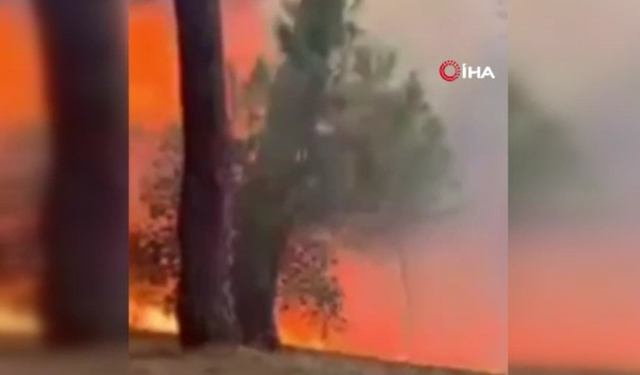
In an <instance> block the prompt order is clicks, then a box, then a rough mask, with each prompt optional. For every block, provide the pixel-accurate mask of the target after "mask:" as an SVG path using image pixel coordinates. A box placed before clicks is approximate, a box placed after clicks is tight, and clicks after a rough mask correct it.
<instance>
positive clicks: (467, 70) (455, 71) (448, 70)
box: [439, 60, 496, 82]
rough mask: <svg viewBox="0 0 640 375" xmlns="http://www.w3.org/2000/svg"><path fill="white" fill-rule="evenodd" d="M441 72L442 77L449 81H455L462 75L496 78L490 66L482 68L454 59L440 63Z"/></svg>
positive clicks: (471, 77) (468, 77)
mask: <svg viewBox="0 0 640 375" xmlns="http://www.w3.org/2000/svg"><path fill="white" fill-rule="evenodd" d="M439 72H440V77H442V79H444V80H445V81H447V82H452V81H455V80H456V79H458V78H461V77H462V79H483V78H487V77H490V78H491V79H495V78H496V76H495V75H494V74H493V71H492V70H491V68H490V67H488V66H485V67H484V68H482V67H480V66H476V67H472V66H467V64H462V65H460V64H458V63H457V62H455V61H453V60H447V61H445V62H443V63H442V64H441V65H440V70H439Z"/></svg>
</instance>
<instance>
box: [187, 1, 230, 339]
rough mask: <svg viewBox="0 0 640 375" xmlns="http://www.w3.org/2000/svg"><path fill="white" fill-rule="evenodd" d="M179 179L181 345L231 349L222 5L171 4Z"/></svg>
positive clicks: (228, 203)
mask: <svg viewBox="0 0 640 375" xmlns="http://www.w3.org/2000/svg"><path fill="white" fill-rule="evenodd" d="M175 9H176V17H177V23H178V38H179V45H180V76H181V100H182V110H183V126H184V172H183V180H182V194H181V204H180V209H179V219H178V236H179V239H180V244H181V257H182V261H181V262H182V263H181V264H182V273H181V278H180V285H179V288H178V321H179V325H180V340H181V343H182V345H183V347H185V348H196V347H199V346H202V345H205V344H221V343H233V342H235V341H236V340H237V339H238V337H237V333H238V332H237V323H236V318H235V308H234V299H233V296H232V292H231V273H230V271H231V266H232V263H233V251H232V247H231V235H232V224H233V223H232V221H231V220H232V204H231V202H232V201H231V199H232V189H233V179H232V176H231V173H230V172H231V169H230V158H229V156H230V155H229V151H230V138H229V132H228V128H227V123H228V121H227V116H226V113H225V112H226V101H225V84H224V77H225V69H224V59H223V48H222V37H223V36H222V24H221V21H222V20H221V9H220V3H219V1H216V0H176V2H175Z"/></svg>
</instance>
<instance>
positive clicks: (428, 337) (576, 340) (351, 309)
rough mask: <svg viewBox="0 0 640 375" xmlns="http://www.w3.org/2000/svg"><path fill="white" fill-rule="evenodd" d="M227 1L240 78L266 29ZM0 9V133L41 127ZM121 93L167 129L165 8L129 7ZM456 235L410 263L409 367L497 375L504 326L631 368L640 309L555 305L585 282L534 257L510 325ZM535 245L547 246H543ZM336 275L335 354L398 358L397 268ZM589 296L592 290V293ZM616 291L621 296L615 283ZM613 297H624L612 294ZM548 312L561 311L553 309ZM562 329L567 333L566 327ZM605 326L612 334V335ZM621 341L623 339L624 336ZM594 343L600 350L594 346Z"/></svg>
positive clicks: (550, 353) (574, 356)
mask: <svg viewBox="0 0 640 375" xmlns="http://www.w3.org/2000/svg"><path fill="white" fill-rule="evenodd" d="M225 4H229V5H228V6H227V7H226V8H225V9H224V11H225V17H226V18H225V29H226V31H227V33H226V52H227V55H228V59H229V60H230V61H232V62H233V64H234V65H235V66H236V67H237V68H238V69H239V72H240V74H245V75H246V73H247V72H248V70H249V69H250V67H251V66H252V64H253V62H254V60H255V58H256V57H257V56H258V55H259V54H261V53H263V52H265V49H266V47H265V46H266V45H267V43H268V38H267V37H266V36H265V34H264V30H266V29H267V28H266V27H265V26H266V25H265V20H264V19H263V17H262V15H261V13H260V11H259V9H258V8H257V6H255V3H254V2H253V1H251V0H237V1H233V2H232V1H228V2H225ZM8 7H9V6H8V5H7V4H6V2H3V3H0V48H1V49H2V58H0V129H7V128H9V127H13V126H18V125H24V124H29V123H34V122H41V121H42V118H43V111H42V108H43V107H42V101H41V100H39V98H40V94H39V93H40V87H39V84H40V80H39V74H38V71H39V70H38V58H37V51H36V48H35V43H34V38H33V27H32V25H31V24H30V20H29V17H27V15H26V13H25V12H24V10H16V9H12V10H9V9H8ZM129 93H130V97H129V101H130V109H129V110H130V121H131V124H136V125H141V126H145V127H147V128H153V129H157V128H158V127H161V126H163V125H165V124H168V123H172V122H176V121H177V119H178V116H179V106H178V90H177V69H176V46H175V35H174V30H173V25H172V17H171V13H170V9H169V8H168V7H162V6H158V5H157V4H139V5H135V6H132V7H131V8H130V12H129ZM458 230H463V231H464V232H465V235H464V236H460V235H458V236H453V237H454V238H453V239H442V240H441V241H436V242H435V245H434V243H433V242H429V248H430V249H432V250H431V251H430V252H425V253H424V254H423V255H421V256H420V257H419V259H415V262H414V263H413V266H414V269H413V271H412V275H413V276H412V277H413V278H414V282H415V285H413V286H414V288H415V290H416V291H415V292H414V293H415V294H416V296H417V297H416V308H415V313H416V316H417V317H416V322H417V323H416V331H417V332H416V336H415V339H414V345H413V348H412V350H411V357H412V359H413V360H415V361H418V362H421V363H434V364H440V365H449V366H463V367H475V368H483V369H491V370H504V368H505V360H506V355H505V350H506V334H507V332H506V327H507V324H509V329H510V333H509V341H510V343H509V350H510V351H511V352H512V353H513V354H514V355H515V356H517V357H518V358H519V359H523V360H536V361H546V362H567V361H570V362H575V363H580V362H582V363H587V362H589V361H591V362H592V364H600V365H616V364H618V365H621V366H628V367H634V366H635V367H636V368H640V363H638V358H640V356H637V355H635V354H633V353H632V352H631V350H632V349H633V348H638V347H640V343H639V342H638V341H634V340H637V337H640V326H638V325H636V323H637V321H638V320H637V319H636V318H634V317H637V316H640V314H636V313H634V314H632V313H631V312H632V311H635V312H637V311H639V309H636V310H632V309H631V308H629V309H628V310H624V312H620V315H619V316H615V314H613V315H612V313H611V312H610V314H609V315H606V314H605V313H603V312H602V311H596V310H597V309H592V308H590V307H589V306H592V305H593V303H592V304H591V305H590V304H588V303H582V302H580V301H588V300H589V298H588V296H587V293H586V292H583V293H582V294H581V296H582V297H580V298H578V297H576V300H575V301H574V302H575V303H572V304H566V303H565V304H561V303H560V302H561V301H562V296H561V295H560V292H558V293H555V294H554V293H552V292H553V291H554V290H556V291H558V290H559V289H558V286H559V285H562V283H563V281H562V280H563V279H565V280H566V279H570V280H580V283H587V282H588V275H589V274H590V273H589V272H585V271H584V270H583V271H580V272H578V271H576V272H575V273H572V272H573V271H572V268H570V267H564V268H563V267H562V265H563V264H564V265H565V266H566V265H567V264H569V262H570V260H569V259H570V257H567V258H566V260H565V261H564V262H563V263H560V264H557V267H556V268H552V267H549V266H548V265H550V264H556V263H555V261H554V260H553V259H552V258H546V259H544V257H543V256H541V255H540V254H539V253H538V255H537V258H535V259H534V257H515V258H513V257H512V259H511V263H510V266H511V269H510V271H511V276H512V277H511V280H510V294H509V298H510V299H512V300H514V301H523V300H524V301H525V302H527V301H529V302H528V303H529V304H527V303H524V302H523V303H522V304H520V305H518V304H517V303H515V302H511V301H510V309H511V310H510V313H511V314H512V315H513V317H512V318H511V320H512V321H511V322H509V323H507V320H506V319H505V317H504V316H503V315H502V314H500V312H499V310H500V308H499V307H497V305H499V304H496V300H499V299H501V298H503V301H504V298H506V296H504V290H503V289H500V286H499V285H495V283H494V282H493V281H491V280H492V277H493V274H494V273H495V268H493V267H495V264H494V259H489V258H487V257H486V256H484V255H485V254H488V253H490V252H488V251H485V250H483V249H488V248H491V247H492V246H499V245H498V244H497V243H496V241H495V239H487V238H485V236H483V235H482V234H479V233H476V234H474V231H473V229H472V228H467V227H465V228H458ZM413 241H417V242H414V245H415V243H419V244H421V245H418V246H415V247H417V248H420V247H421V246H425V247H426V243H427V242H426V240H425V239H422V240H421V239H420V238H419V236H418V238H417V239H416V238H414V239H413ZM429 241H433V239H430V240H429ZM452 241H453V242H452ZM532 245H533V244H531V246H532ZM538 246H544V247H548V245H545V244H538ZM433 249H435V251H434V250H433ZM451 249H454V250H455V249H457V251H452V250H451ZM474 249H475V250H477V251H475V250H474ZM505 256H506V255H505ZM636 260H637V259H636ZM637 263H638V262H637V261H636V262H635V264H637ZM616 264H619V265H620V263H616ZM627 264H632V262H628V263H627ZM341 267H342V271H341V276H342V277H341V279H342V280H343V282H344V283H345V289H346V292H347V294H348V295H349V296H350V300H349V302H348V303H347V306H346V309H347V314H348V316H349V318H350V319H351V320H352V324H351V328H350V331H351V333H350V334H347V336H346V337H344V338H341V339H340V340H339V341H340V342H339V343H336V345H337V346H339V347H348V348H350V350H354V351H357V352H360V353H362V354H367V353H368V354H376V355H383V356H387V357H390V358H394V357H396V355H398V354H399V351H400V349H399V332H400V331H399V327H400V319H399V311H400V307H401V306H402V295H400V294H399V293H398V290H399V279H398V273H397V269H395V268H390V267H388V266H381V265H380V264H374V263H366V264H365V263H362V260H360V259H358V258H357V257H350V256H348V257H345V259H344V262H343V263H342V265H341ZM585 267H586V266H585ZM615 267H616V266H615V265H614V266H612V267H611V269H613V268H615ZM554 270H555V271H554ZM551 272H555V273H552V274H551ZM608 272H610V274H608V275H609V276H610V277H611V278H613V277H614V275H616V272H615V271H613V270H610V271H608ZM550 274H551V275H552V276H553V277H554V278H553V280H555V281H556V282H557V284H555V285H548V284H543V283H539V282H538V280H549V279H550V277H551V276H549V275H550ZM577 284H578V283H577V282H576V285H573V284H572V285H568V284H567V287H566V288H564V289H562V290H564V291H565V292H566V293H568V294H570V293H571V292H572V291H574V290H576V289H575V288H578V286H577ZM580 285H582V284H580ZM584 285H592V284H588V283H587V284H584ZM616 285H618V284H616ZM596 287H597V286H596V285H593V288H596ZM572 288H574V289H572ZM585 288H586V287H583V288H582V289H581V290H584V289H585ZM587 289H588V288H587ZM618 290H620V291H622V290H627V289H624V288H623V287H621V286H619V289H618ZM628 290H630V289H628ZM636 291H637V290H636ZM621 295H622V294H621ZM534 296H535V297H536V298H538V299H536V298H534ZM552 296H555V297H553V298H556V299H555V300H554V301H556V303H555V304H553V303H551V302H548V303H547V304H544V306H545V309H544V311H543V310H541V309H540V308H539V306H541V305H542V304H543V301H548V300H543V299H542V298H543V297H544V298H547V299H550V298H552ZM603 298H604V297H603ZM612 298H613V297H612ZM616 298H617V299H623V298H622V297H621V296H618V295H616ZM541 301H542V302H541ZM381 303H382V306H381ZM636 305H638V304H636ZM636 305H634V306H636ZM523 306H526V307H527V308H524V307H523ZM536 306H538V308H537V307H536ZM554 306H556V307H558V306H559V307H558V308H555V309H554V308H553V307H554ZM629 306H631V304H630V305H629ZM636 307H637V306H636ZM636 307H634V308H636ZM572 317H582V319H572ZM599 319H600V320H599ZM570 322H574V323H575V324H573V325H571V324H569V323H570ZM577 322H588V323H583V326H582V328H580V327H581V326H580V324H578V323H577ZM598 322H599V323H598ZM600 325H601V326H602V328H606V329H599V330H598V329H597V327H596V326H598V327H599V326H600ZM605 325H606V327H605ZM616 325H617V326H616ZM586 326H589V327H591V329H592V331H593V332H595V333H598V336H593V337H597V338H598V339H597V340H593V339H587V338H585V336H584V334H579V332H578V331H576V330H579V329H585V328H584V327H586ZM612 326H616V327H620V329H611V327H612ZM614 331H615V332H614ZM595 333H594V335H595ZM623 333H625V334H627V333H628V334H629V336H628V337H627V338H625V336H624V335H623ZM636 334H637V336H636ZM603 341H606V343H607V345H605V346H603V344H602V342H603ZM572 348H573V349H572ZM635 352H637V351H635Z"/></svg>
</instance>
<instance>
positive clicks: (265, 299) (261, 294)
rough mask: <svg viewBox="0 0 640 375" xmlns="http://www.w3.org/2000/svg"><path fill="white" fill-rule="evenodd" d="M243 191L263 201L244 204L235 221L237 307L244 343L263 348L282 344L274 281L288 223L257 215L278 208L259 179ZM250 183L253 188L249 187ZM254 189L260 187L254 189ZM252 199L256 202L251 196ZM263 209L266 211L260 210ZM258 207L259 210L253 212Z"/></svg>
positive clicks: (275, 347) (275, 201)
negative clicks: (278, 325)
mask: <svg viewBox="0 0 640 375" xmlns="http://www.w3.org/2000/svg"><path fill="white" fill-rule="evenodd" d="M249 183H250V184H251V185H253V186H246V187H245V188H246V189H247V190H243V193H244V194H256V195H253V198H256V197H257V199H258V200H260V201H262V203H260V204H255V203H254V204H249V205H247V206H246V207H243V208H242V210H240V212H241V217H240V221H239V223H238V229H239V238H238V240H237V246H236V248H237V251H238V253H237V257H238V259H237V262H236V264H235V267H234V272H233V276H234V287H235V289H234V291H235V296H236V298H237V300H236V311H237V316H238V320H239V321H240V326H241V327H242V334H243V337H242V338H243V343H244V344H245V345H248V346H253V347H258V348H261V349H266V350H275V349H278V348H279V347H280V345H281V343H280V338H279V335H278V330H277V322H276V315H275V309H276V306H275V305H276V304H275V302H276V298H277V292H278V289H277V286H278V285H277V281H278V268H279V263H280V255H281V254H282V252H283V251H284V248H285V247H286V245H287V239H288V234H289V230H288V226H286V227H285V226H284V225H280V224H282V223H278V222H277V221H276V219H275V217H274V222H271V223H265V222H261V220H264V219H263V218H261V217H260V216H263V215H264V213H265V212H266V213H268V215H273V213H274V212H281V211H282V206H280V205H278V202H279V201H278V200H277V199H275V197H273V196H270V195H269V194H268V189H267V188H266V186H259V185H260V181H251V182H249ZM252 187H253V189H252ZM255 189H260V192H256V190H255ZM251 202H255V201H254V200H253V199H252V200H251ZM263 210H265V211H263ZM256 211H260V212H256Z"/></svg>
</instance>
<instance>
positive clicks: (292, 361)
mask: <svg viewBox="0 0 640 375" xmlns="http://www.w3.org/2000/svg"><path fill="white" fill-rule="evenodd" d="M129 374H130V375H173V374H184V375H200V374H203V375H204V374H206V375H218V374H219V375H387V374H389V375H426V374H430V375H454V374H455V375H465V374H469V375H480V374H473V373H472V372H465V371H458V370H445V369H435V368H420V367H417V366H411V365H403V364H391V363H383V362H379V361H375V360H366V359H357V358H350V357H346V356H340V355H331V354H324V353H322V354H320V353H311V352H305V351H292V350H288V351H283V352H282V353H277V354H267V353H262V352H258V351H255V350H252V349H248V348H240V349H233V350H232V349H205V350H203V351H202V352H198V353H192V354H181V353H180V352H179V351H178V349H177V347H176V346H174V345H164V346H158V345H157V344H156V345H153V344H150V343H149V342H141V341H138V342H132V343H131V345H130V362H129Z"/></svg>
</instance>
